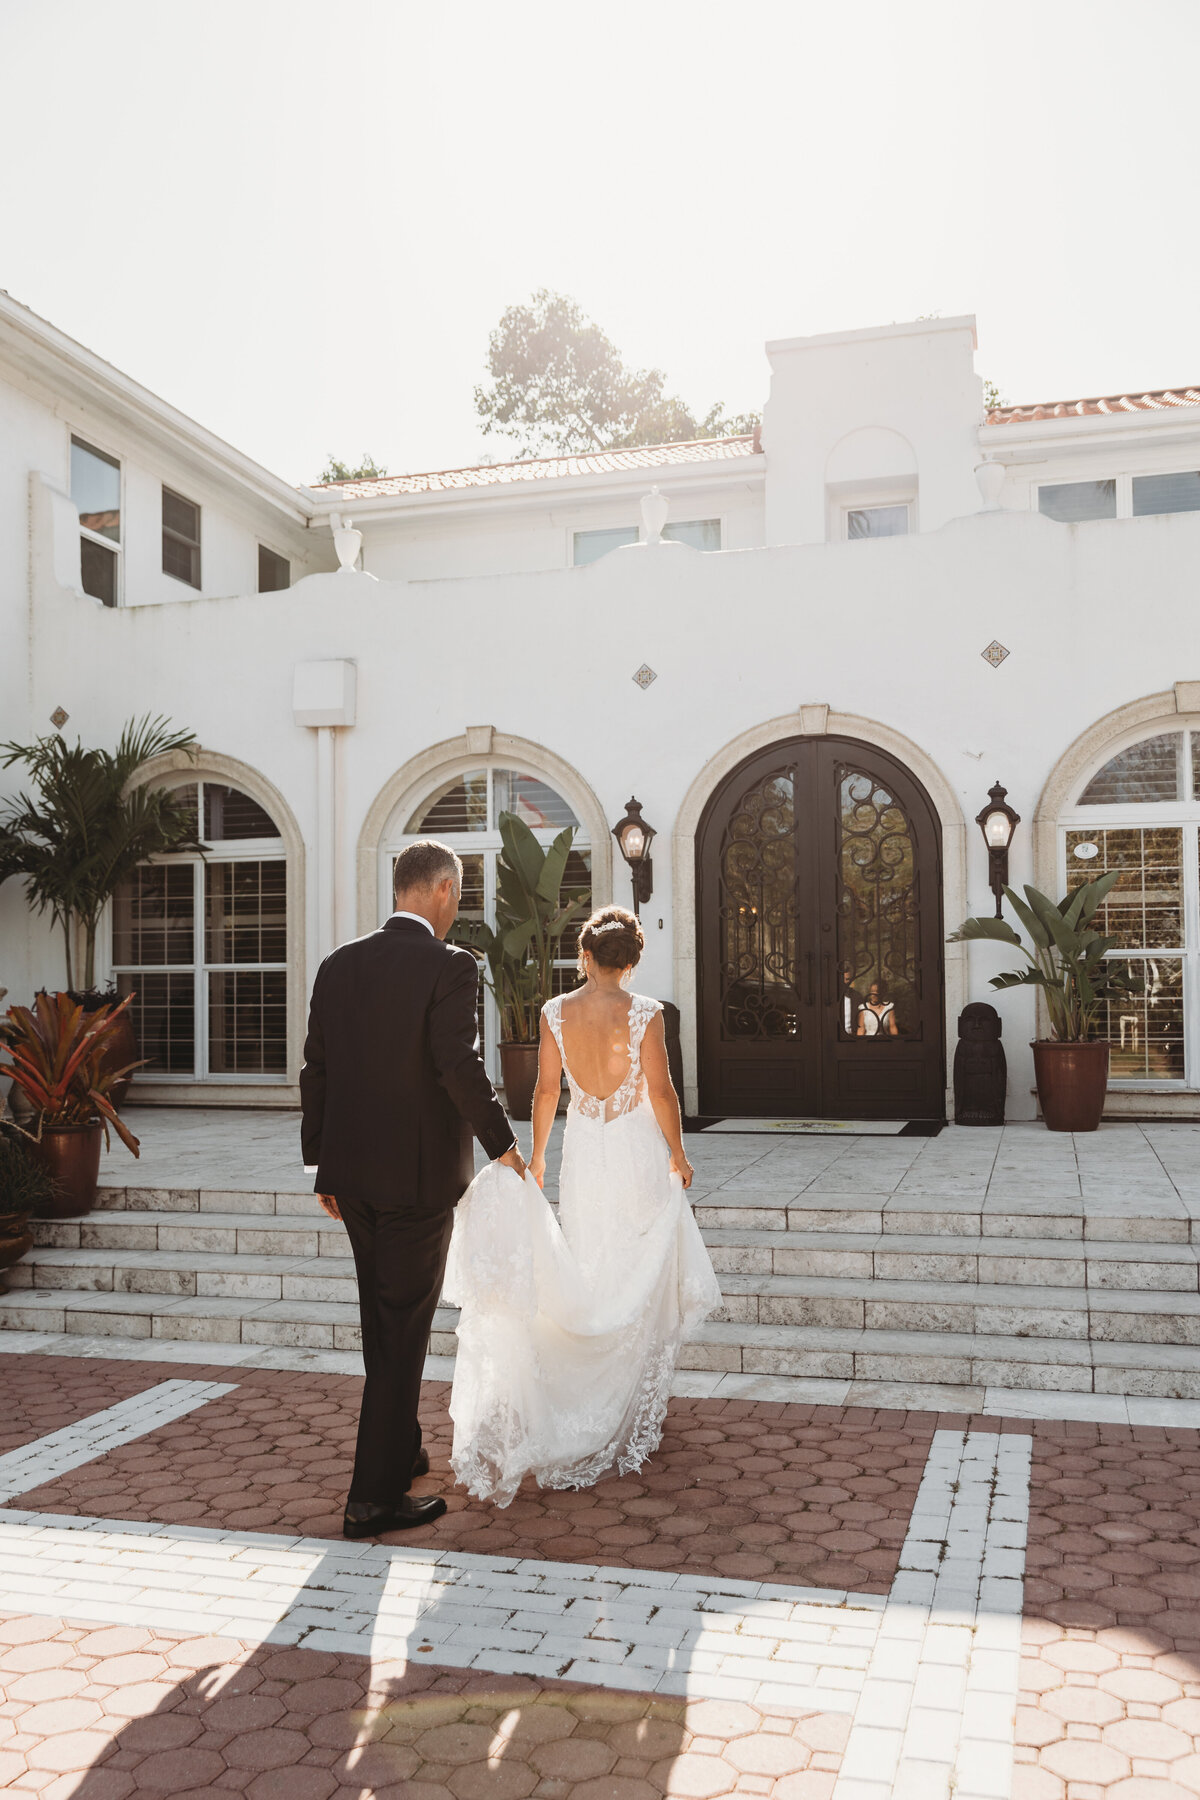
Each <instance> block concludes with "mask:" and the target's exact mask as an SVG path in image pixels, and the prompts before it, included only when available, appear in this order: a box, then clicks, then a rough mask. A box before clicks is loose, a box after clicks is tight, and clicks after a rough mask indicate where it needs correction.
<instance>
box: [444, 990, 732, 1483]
mask: <svg viewBox="0 0 1200 1800" xmlns="http://www.w3.org/2000/svg"><path fill="white" fill-rule="evenodd" d="M659 1010H660V1007H659V1003H658V1001H657V1000H650V999H647V998H645V997H644V996H642V995H640V994H634V995H633V996H632V997H631V1003H630V1008H629V1072H628V1074H627V1075H626V1077H625V1079H624V1080H623V1081H622V1083H621V1085H620V1087H618V1088H617V1090H616V1092H615V1093H613V1094H610V1095H608V1097H607V1098H606V1099H599V1098H597V1097H596V1096H595V1095H593V1094H588V1093H585V1092H584V1090H583V1089H582V1088H581V1087H580V1086H579V1084H578V1082H577V1081H576V1080H575V1078H574V1076H573V1075H572V1074H571V1069H570V1065H569V1063H568V1062H567V1058H566V1053H565V1051H564V1049H563V1038H562V1003H561V1000H559V999H555V1000H551V1001H549V1002H548V1004H547V1005H546V1007H545V1009H544V1012H543V1015H542V1016H543V1017H544V1018H545V1019H546V1020H547V1021H548V1023H549V1025H550V1029H551V1030H552V1032H553V1033H554V1038H555V1042H556V1043H557V1045H558V1048H559V1052H560V1054H561V1055H562V1061H563V1068H564V1070H565V1072H566V1076H567V1082H568V1084H569V1087H570V1091H571V1098H570V1106H569V1108H568V1111H567V1121H566V1132H565V1135H564V1138H563V1155H562V1173H561V1178H560V1184H559V1196H560V1197H559V1217H558V1218H557V1219H556V1218H555V1216H554V1213H553V1212H552V1210H551V1208H550V1206H549V1204H548V1202H547V1201H546V1199H545V1197H544V1195H543V1194H542V1191H541V1189H540V1188H539V1187H538V1185H537V1183H536V1182H535V1181H534V1179H533V1177H532V1176H531V1175H526V1176H525V1179H524V1181H522V1180H521V1179H520V1178H519V1177H518V1176H517V1175H516V1174H515V1173H514V1171H513V1170H511V1169H508V1168H505V1167H503V1166H502V1165H501V1164H497V1163H492V1164H490V1165H489V1166H488V1167H487V1168H486V1169H484V1170H483V1171H482V1172H481V1173H480V1174H479V1175H477V1176H476V1178H475V1180H474V1181H473V1182H472V1184H471V1186H470V1187H469V1188H468V1190H467V1192H466V1194H465V1195H464V1196H463V1198H462V1200H461V1201H460V1202H459V1206H458V1215H457V1218H456V1221H455V1226H454V1239H453V1242H452V1244H451V1247H450V1258H449V1262H448V1265H447V1269H446V1280H445V1286H444V1289H443V1293H444V1297H445V1299H446V1301H447V1302H448V1303H449V1304H451V1305H455V1304H456V1305H458V1306H460V1307H461V1309H462V1316H461V1318H460V1320H459V1325H458V1355H457V1360H456V1363H455V1371H454V1390H453V1394H452V1397H451V1402H450V1413H451V1417H452V1418H453V1420H454V1448H453V1452H452V1454H451V1458H450V1462H451V1467H452V1468H453V1470H454V1473H455V1475H456V1476H457V1478H458V1480H459V1481H461V1482H462V1483H463V1484H464V1486H466V1487H467V1488H469V1489H470V1491H471V1493H473V1494H475V1495H477V1496H478V1497H479V1498H480V1499H486V1500H493V1501H495V1503H496V1504H497V1505H498V1506H507V1505H508V1503H509V1501H510V1500H511V1499H512V1498H513V1495H514V1494H515V1493H516V1491H517V1488H518V1487H519V1485H520V1483H521V1480H522V1478H523V1477H524V1476H525V1475H533V1476H535V1477H536V1479H537V1481H538V1483H539V1484H540V1485H541V1486H542V1487H552V1488H566V1487H586V1486H590V1484H591V1483H592V1482H594V1481H596V1480H597V1479H598V1478H599V1477H600V1476H601V1475H603V1474H604V1472H605V1471H606V1470H607V1469H610V1468H613V1467H614V1466H615V1467H616V1468H617V1469H619V1470H620V1471H621V1473H622V1474H625V1473H627V1472H628V1471H629V1470H631V1469H636V1468H638V1467H639V1466H640V1465H641V1464H642V1463H643V1462H644V1461H645V1459H646V1458H647V1457H648V1456H649V1455H650V1454H651V1453H652V1451H654V1449H655V1448H656V1447H657V1445H658V1441H659V1438H660V1437H661V1435H662V1422H663V1415H664V1414H665V1412H666V1407H667V1398H668V1394H669V1392H670V1386H671V1377H672V1375H673V1373H674V1370H675V1361H676V1357H677V1356H678V1353H679V1346H680V1342H681V1340H682V1339H683V1337H684V1336H685V1334H686V1333H688V1332H689V1331H690V1330H691V1329H692V1328H693V1327H694V1326H695V1325H697V1324H698V1323H699V1322H700V1320H701V1319H703V1318H705V1317H706V1316H707V1315H708V1314H709V1313H711V1312H712V1311H713V1310H714V1308H715V1307H717V1306H718V1305H719V1304H720V1301H721V1290H720V1287H719V1286H718V1283H717V1278H716V1276H715V1275H714V1273H713V1268H712V1263H711V1262H710V1260H709V1256H708V1252H707V1250H706V1249H705V1247H704V1242H703V1240H702V1238H701V1236H700V1232H699V1228H698V1227H697V1225H696V1221H695V1219H694V1218H693V1216H692V1209H691V1206H690V1204H689V1203H688V1200H687V1198H686V1196H685V1193H684V1189H683V1183H682V1181H681V1180H680V1178H679V1176H678V1175H674V1174H671V1173H670V1172H669V1170H668V1152H667V1145H666V1140H665V1139H664V1137H663V1135H662V1132H661V1131H660V1130H659V1127H658V1122H657V1120H656V1119H655V1116H654V1110H653V1108H652V1106H651V1104H650V1101H649V1099H648V1097H647V1093H646V1079H645V1076H644V1074H643V1072H642V1067H641V1044H642V1038H643V1037H644V1035H645V1032H646V1027H647V1026H648V1025H649V1023H650V1021H651V1020H652V1019H653V1017H654V1015H655V1013H656V1012H658V1011H659Z"/></svg>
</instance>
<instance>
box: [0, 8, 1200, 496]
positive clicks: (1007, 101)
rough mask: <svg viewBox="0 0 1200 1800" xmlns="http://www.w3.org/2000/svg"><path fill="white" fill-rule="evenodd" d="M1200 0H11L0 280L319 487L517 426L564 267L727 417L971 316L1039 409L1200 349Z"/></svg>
mask: <svg viewBox="0 0 1200 1800" xmlns="http://www.w3.org/2000/svg"><path fill="white" fill-rule="evenodd" d="M1198 60H1200V0H1132V3H1131V0H988V3H987V4H980V3H978V0H907V4H903V5H900V4H897V3H896V0H883V3H880V0H821V3H820V4H814V3H813V0H590V3H587V4H584V3H581V0H503V3H499V0H487V3H483V0H453V3H450V0H420V3H416V0H332V3H330V0H324V3H323V4H317V3H315V0H194V3H193V4H190V5H188V4H184V3H183V0H108V3H107V4H105V5H103V6H101V7H97V6H96V4H95V0H91V3H90V4H84V0H0V168H2V169H3V180H2V184H0V286H3V287H5V288H7V289H8V291H9V292H10V293H11V294H12V295H13V296H14V297H15V298H16V299H18V300H21V301H23V302H25V303H26V304H27V305H29V306H32V307H33V308H34V310H35V311H37V312H39V313H41V314H43V315H44V316H45V317H47V318H49V319H51V320H52V321H53V322H54V323H55V324H56V325H58V326H60V327H61V328H62V329H63V330H65V331H67V332H69V333H70V334H71V335H72V336H73V337H76V338H78V339H79V340H81V341H82V342H83V343H84V344H87V345H88V346H89V347H90V348H92V349H93V350H96V351H97V352H99V353H100V354H101V355H102V356H105V357H107V358H108V359H109V360H110V361H112V362H114V363H116V364H117V365H118V366H119V367H120V368H122V369H124V370H126V371H127V372H128V373H129V374H131V375H133V376H134V377H135V378H136V379H138V380H139V381H142V382H144V383H145V384H146V385H147V386H148V387H150V388H152V389H154V390H155V391H156V392H158V393H160V394H162V395H163V396H164V397H165V398H166V399H168V400H169V401H171V402H172V403H173V404H174V405H176V406H178V407H180V408H182V410H183V411H185V412H187V413H190V414H192V415H193V416H194V417H195V418H197V419H199V420H200V421H201V422H202V423H203V424H205V425H207V426H209V427H210V428H211V429H213V430H215V431H217V432H219V433H220V434H221V435H222V436H224V437H226V438H228V439H229V440H230V441H231V442H232V443H234V444H236V445H237V446H238V448H239V449H242V450H244V451H246V452H247V453H248V454H250V455H252V456H255V457H257V458H258V459H259V460H260V461H262V462H264V463H265V464H267V466H268V467H270V468H272V469H274V470H276V471H277V472H278V473H279V474H280V475H283V476H285V477H286V478H288V479H289V480H293V481H297V482H299V481H306V480H313V479H315V478H316V476H317V475H318V473H319V471H320V469H321V467H322V465H323V463H324V460H325V457H326V454H327V453H328V452H329V451H330V450H333V451H335V452H336V453H337V454H338V455H340V456H341V457H343V458H344V459H347V460H350V459H355V458H357V457H358V455H359V453H360V452H361V451H369V452H371V453H373V454H374V456H375V457H376V458H377V460H379V461H380V462H382V463H383V464H384V465H385V466H386V467H388V468H389V469H391V470H393V471H397V472H398V471H403V470H416V469H429V468H438V467H446V466H450V465H453V464H455V463H464V462H473V461H475V460H477V459H478V457H479V456H480V455H481V454H483V453H491V454H493V455H494V456H495V457H496V458H497V460H503V459H504V458H505V457H506V456H508V455H511V454H512V451H511V449H510V448H508V447H507V443H508V441H507V440H505V439H500V438H497V437H494V436H493V437H492V438H490V439H484V438H482V437H481V436H480V435H479V432H478V429H477V422H476V418H475V414H474V409H473V404H472V389H473V387H474V384H475V383H476V382H477V381H478V380H480V379H482V377H483V373H484V360H485V356H486V351H487V338H488V333H489V331H490V330H491V328H492V327H493V326H494V325H495V323H496V321H497V320H498V318H499V316H500V314H501V312H502V310H503V309H504V307H505V306H506V305H508V304H510V303H511V302H513V301H518V300H522V299H525V298H527V297H528V296H529V294H530V293H531V292H532V291H533V290H534V289H535V288H537V287H541V286H547V287H551V288H557V289H560V290H562V291H563V292H566V293H568V294H570V295H572V296H574V298H575V299H577V300H578V301H579V303H580V304H581V306H582V307H583V308H584V310H585V311H586V312H588V313H589V314H591V316H592V317H594V318H595V319H596V320H597V321H598V322H599V323H600V324H601V325H602V326H603V327H604V328H605V330H606V331H607V332H608V333H609V335H610V336H611V337H612V338H613V339H614V341H615V342H616V344H617V345H618V347H619V348H620V349H621V350H622V352H623V353H624V355H625V356H626V358H627V360H629V361H631V362H634V363H637V364H639V365H646V364H657V365H658V366H660V367H662V368H664V369H665V370H666V372H667V375H668V378H669V383H670V387H671V389H672V390H673V391H675V392H678V393H680V394H681V395H682V396H683V397H684V398H685V399H687V400H688V401H689V402H690V403H691V404H692V405H693V406H694V407H696V408H697V409H699V410H701V411H703V410H704V409H706V408H707V406H708V405H709V404H710V403H711V401H712V400H714V399H722V400H724V401H725V402H726V404H727V405H728V406H729V407H730V408H731V409H732V410H737V411H741V410H742V409H744V408H749V407H757V406H759V405H760V404H761V402H762V400H763V398H764V397H765V392H766V378H767V365H766V360H765V357H764V355H763V344H764V342H765V341H766V340H767V339H768V338H772V337H790V336H799V335H803V334H806V333H809V332H818V331H830V330H840V329H847V328H850V327H854V326H861V325H875V324H882V323H887V322H888V321H889V320H893V319H909V318H915V317H916V316H918V315H919V314H922V313H933V312H938V313H941V314H942V315H943V316H944V317H946V316H950V315H951V314H954V313H960V312H974V313H976V314H977V316H978V321H979V338H980V349H979V354H978V357H977V359H976V366H977V368H978V369H979V371H980V373H981V374H983V375H986V376H990V377H991V378H992V379H993V380H995V381H996V382H997V383H998V384H999V385H1000V388H1001V390H1002V392H1003V393H1004V394H1005V396H1006V397H1007V398H1009V399H1011V400H1031V399H1035V400H1036V399H1044V398H1071V397H1076V396H1078V395H1081V394H1098V393H1111V392H1119V391H1122V390H1124V389H1144V388H1147V387H1163V386H1169V385H1171V384H1173V383H1185V382H1196V381H1198V380H1200V331H1198V330H1197V322H1198V319H1197V297H1198V294H1200V230H1198V229H1197V226H1196V167H1197V148H1198V137H1200V132H1198V129H1197V124H1196V112H1195V107H1194V101H1193V99H1192V96H1191V88H1192V86H1193V85H1194V72H1195V69H1196V67H1197V62H1198Z"/></svg>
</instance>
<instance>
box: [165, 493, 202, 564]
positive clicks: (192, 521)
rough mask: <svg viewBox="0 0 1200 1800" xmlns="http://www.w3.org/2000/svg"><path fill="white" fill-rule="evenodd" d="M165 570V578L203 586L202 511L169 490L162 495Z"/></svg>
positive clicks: (180, 495)
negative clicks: (169, 576) (201, 555)
mask: <svg viewBox="0 0 1200 1800" xmlns="http://www.w3.org/2000/svg"><path fill="white" fill-rule="evenodd" d="M162 566H163V574H164V575H173V576H174V577H175V579H176V581H186V582H187V584H188V586H189V587H194V588H198V587H199V586H200V508H199V507H198V506H196V505H195V504H194V503H193V502H192V501H191V500H185V499H184V498H183V496H182V494H173V493H172V492H171V490H170V488H168V487H165V488H164V489H163V491H162Z"/></svg>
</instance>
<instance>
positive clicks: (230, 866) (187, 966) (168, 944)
mask: <svg viewBox="0 0 1200 1800" xmlns="http://www.w3.org/2000/svg"><path fill="white" fill-rule="evenodd" d="M176 791H177V792H178V794H179V795H180V797H181V798H183V799H185V800H186V801H187V803H188V804H189V805H190V807H191V808H192V809H193V811H194V816H195V820H196V829H197V833H198V835H199V838H200V841H201V843H203V844H205V845H207V846H208V854H207V856H205V857H201V856H198V855H196V854H194V853H193V854H188V855H179V856H163V857H159V858H157V859H156V860H155V861H154V862H153V863H145V864H143V865H142V867H141V868H139V869H138V870H136V871H135V873H134V874H133V875H132V876H131V877H130V879H129V880H128V881H127V882H125V883H124V885H123V886H122V887H121V889H120V890H119V891H118V893H117V894H116V896H115V898H114V900H113V907H112V959H111V961H112V972H113V978H114V980H115V982H116V985H117V988H118V990H119V991H120V992H121V993H122V994H128V993H131V992H132V993H135V994H136V996H137V998H136V999H135V1001H134V1004H133V1008H132V1012H133V1019H134V1027H135V1029H136V1031H137V1036H138V1043H139V1046H140V1049H139V1054H140V1055H141V1056H143V1057H145V1058H147V1066H146V1068H145V1069H144V1070H142V1071H140V1073H141V1074H142V1075H144V1076H145V1077H146V1078H147V1079H153V1080H155V1081H161V1080H186V1081H207V1080H220V1081H221V1082H229V1081H241V1082H248V1083H253V1082H256V1081H257V1082H263V1081H280V1080H282V1079H284V1078H285V1076H286V1073H287V1026H288V1017H287V925H288V920H287V859H286V855H285V852H284V847H283V841H282V839H281V837H280V832H279V827H278V825H277V824H276V823H275V821H274V820H273V819H272V818H271V816H270V814H269V813H267V812H266V811H265V810H264V808H263V807H262V806H260V805H259V803H258V801H256V800H253V799H251V798H250V796H249V795H248V794H244V793H242V792H240V791H239V790H238V789H237V788H234V787H230V786H227V785H225V784H224V783H221V782H217V781H209V780H202V781H190V782H189V781H184V782H182V783H180V784H179V786H178V788H177V790H176Z"/></svg>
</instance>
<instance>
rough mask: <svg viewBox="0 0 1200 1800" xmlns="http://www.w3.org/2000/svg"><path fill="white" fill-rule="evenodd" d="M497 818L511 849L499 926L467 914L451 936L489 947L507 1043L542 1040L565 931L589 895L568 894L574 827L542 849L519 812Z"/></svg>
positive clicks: (499, 881) (490, 976)
mask: <svg viewBox="0 0 1200 1800" xmlns="http://www.w3.org/2000/svg"><path fill="white" fill-rule="evenodd" d="M498 823H499V826H500V840H501V843H502V844H503V846H504V847H503V849H502V851H501V853H500V855H499V856H498V857H497V859H496V929H495V930H494V931H493V930H492V928H491V927H490V926H489V925H486V924H485V923H484V922H483V921H482V920H480V919H460V920H459V921H458V923H457V924H456V925H455V927H454V930H453V933H452V938H453V941H454V942H455V943H457V944H465V945H466V946H467V947H468V948H469V949H471V950H479V951H482V952H483V956H484V960H485V962H486V964H487V969H488V973H487V974H486V975H485V976H484V980H485V982H486V983H487V985H488V987H489V988H490V989H491V991H492V994H493V996H494V997H495V1001H496V1005H497V1007H498V1008H499V1010H500V1038H501V1042H502V1043H506V1044H536V1043H537V1041H538V1031H539V1021H540V1019H541V1012H542V1007H543V1006H544V1005H545V1003H546V1001H547V1000H548V999H549V998H550V996H551V994H552V993H553V992H554V965H555V962H556V961H557V960H558V958H559V957H561V955H562V940H563V934H564V933H565V931H566V929H567V927H568V926H569V925H570V924H571V923H572V922H573V921H574V920H575V919H577V918H578V917H579V915H580V913H581V912H582V911H583V910H584V908H585V907H586V906H587V904H588V899H589V897H588V895H586V894H584V895H580V896H579V897H577V898H576V899H574V900H566V899H564V897H563V892H562V887H563V877H564V875H565V874H566V868H567V859H568V858H569V856H570V854H571V845H572V843H573V842H574V839H575V827H574V826H573V825H569V826H568V827H567V828H566V830H564V831H560V832H559V834H558V836H557V837H556V838H555V840H554V842H553V843H552V844H551V846H550V848H549V849H548V850H543V849H542V846H541V845H540V844H539V843H538V841H537V838H536V837H535V836H534V834H533V832H532V831H531V830H530V829H529V827H528V825H527V824H526V823H525V821H524V819H520V818H518V817H517V815H516V813H510V812H504V813H501V814H500V818H499V821H498Z"/></svg>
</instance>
